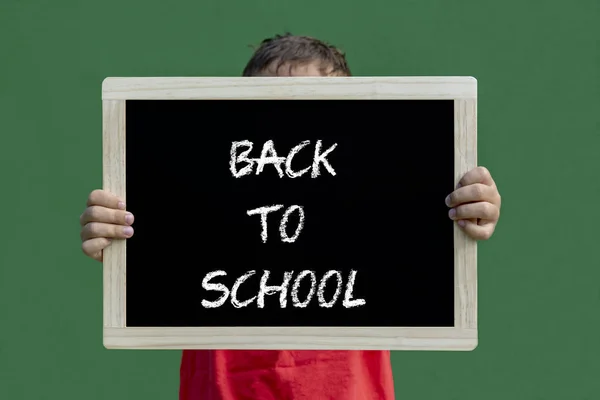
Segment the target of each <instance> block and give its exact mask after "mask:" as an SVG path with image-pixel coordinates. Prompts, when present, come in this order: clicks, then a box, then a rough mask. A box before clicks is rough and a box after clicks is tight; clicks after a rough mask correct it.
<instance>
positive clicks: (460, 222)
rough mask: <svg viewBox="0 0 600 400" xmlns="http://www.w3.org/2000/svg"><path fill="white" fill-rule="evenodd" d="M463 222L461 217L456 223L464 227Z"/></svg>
mask: <svg viewBox="0 0 600 400" xmlns="http://www.w3.org/2000/svg"><path fill="white" fill-rule="evenodd" d="M465 224H466V222H465V221H464V220H462V219H461V220H460V221H458V225H460V226H462V227H464V226H465Z"/></svg>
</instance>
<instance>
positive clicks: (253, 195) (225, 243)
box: [126, 100, 454, 327]
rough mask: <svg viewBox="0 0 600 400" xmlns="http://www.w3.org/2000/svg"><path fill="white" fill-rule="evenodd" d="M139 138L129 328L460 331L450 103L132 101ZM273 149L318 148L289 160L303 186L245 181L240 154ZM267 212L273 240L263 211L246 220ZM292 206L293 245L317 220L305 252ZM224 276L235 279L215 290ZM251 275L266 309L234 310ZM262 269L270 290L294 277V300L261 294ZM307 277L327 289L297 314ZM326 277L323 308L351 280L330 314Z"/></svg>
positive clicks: (131, 206) (268, 177) (132, 138)
mask: <svg viewBox="0 0 600 400" xmlns="http://www.w3.org/2000/svg"><path fill="white" fill-rule="evenodd" d="M126 140H127V143H126V160H127V165H126V191H127V206H128V210H130V211H131V212H132V213H133V214H134V215H135V218H136V219H135V224H134V228H135V235H134V236H133V237H132V238H131V239H129V240H128V242H127V265H126V268H127V287H126V307H127V308H126V311H127V314H126V315H127V317H126V318H127V320H126V324H127V326H128V327H140V326H148V327H151V326H154V327H171V326H172V327H177V326H240V327H243V326H396V327H432V326H439V327H448V326H453V324H454V242H453V223H452V221H451V220H450V219H449V218H448V216H447V215H448V214H447V213H448V209H447V207H446V206H445V204H444V198H445V197H446V196H447V195H448V194H449V193H450V192H451V191H452V190H453V186H454V178H453V175H454V105H453V101H452V100H264V101H263V100H127V102H126ZM269 140H271V141H272V143H273V148H274V149H275V151H276V152H277V157H281V158H286V157H288V154H289V152H290V150H291V149H292V148H294V147H295V146H297V145H300V144H301V143H302V142H305V141H309V143H307V144H306V145H305V146H304V147H303V148H302V149H301V150H300V151H299V152H297V153H296V155H295V156H294V157H293V161H292V163H291V168H292V171H295V172H298V171H301V170H304V169H305V168H309V169H308V170H307V172H306V173H305V174H304V175H302V176H298V177H293V178H292V177H290V176H289V175H288V173H287V169H286V165H285V164H286V161H282V162H281V164H280V168H281V171H282V174H283V177H280V175H279V172H278V170H277V168H276V167H275V166H274V165H273V164H269V163H267V164H265V165H264V168H263V169H262V171H261V172H260V173H259V174H257V166H258V163H257V162H253V163H252V166H251V167H250V168H251V172H250V173H249V174H248V175H245V176H240V177H237V178H236V177H234V176H233V173H232V168H231V163H230V161H231V159H232V156H231V154H232V143H233V142H243V141H248V142H252V144H253V148H252V150H251V151H250V152H249V153H248V154H247V157H248V158H252V159H259V158H260V157H261V152H262V151H263V146H264V145H265V142H267V141H269ZM318 141H321V142H320V145H321V149H320V150H318V151H317V153H318V154H323V153H324V152H326V151H327V150H328V149H329V148H331V146H333V145H334V144H335V145H336V146H335V148H334V149H333V150H332V151H330V152H329V153H328V154H327V155H326V157H324V159H325V160H327V162H328V163H329V165H330V167H331V170H332V171H333V172H334V173H335V175H333V174H332V173H331V171H330V170H328V168H327V166H326V164H327V162H323V160H322V159H321V160H319V159H317V163H316V164H317V165H318V166H319V175H318V176H316V177H313V175H312V172H313V170H314V169H315V168H314V167H313V163H314V161H315V148H316V145H317V142H318ZM244 150H248V147H245V146H244V145H243V144H242V145H240V146H239V147H238V149H237V151H236V152H234V156H237V157H239V156H240V154H242V153H243V151H244ZM267 155H269V154H267ZM270 155H271V156H272V155H273V154H270ZM247 165H248V164H247V163H245V162H239V163H237V164H236V165H235V169H234V171H238V172H239V171H241V170H242V169H243V168H244V167H246V166H247ZM268 206H281V207H280V208H278V209H277V210H274V211H272V212H270V213H269V214H267V217H266V220H267V224H266V225H267V238H266V242H264V241H263V237H262V236H261V233H262V231H263V229H262V224H261V215H259V214H253V215H248V211H249V210H255V209H258V208H260V207H268ZM294 206H299V207H301V210H300V209H299V208H298V207H295V208H294ZM290 207H292V208H291V209H290ZM275 208H277V207H275ZM288 209H289V210H290V211H291V212H290V213H289V218H288V221H287V229H286V234H287V238H292V237H293V236H294V234H295V232H296V229H297V226H298V223H299V221H300V212H301V211H302V212H303V225H302V229H301V230H300V231H299V235H298V236H297V238H296V240H295V241H293V242H284V241H282V235H281V233H280V224H281V220H282V218H283V216H284V213H285V212H286V210H288ZM251 214H252V213H251ZM283 238H284V239H285V238H286V236H285V235H283ZM213 271H223V272H224V273H225V274H226V275H217V276H215V277H213V278H212V279H211V280H210V281H209V282H204V284H203V280H205V278H206V275H207V274H209V273H211V272H213ZM249 271H255V273H254V274H253V275H249V277H248V279H247V280H245V281H244V282H243V283H242V284H241V285H239V290H237V293H236V296H235V297H236V299H237V300H238V301H239V302H245V301H247V300H252V299H254V300H253V301H252V302H246V304H245V305H243V306H240V304H237V305H238V307H236V306H234V305H233V304H232V302H231V298H232V296H231V293H230V292H231V289H232V287H233V286H234V283H235V282H236V280H237V279H238V278H239V277H241V276H243V275H244V274H246V273H247V272H249ZM264 271H269V273H270V275H269V276H268V279H267V281H266V285H268V286H277V285H281V284H282V283H283V282H284V280H285V277H286V275H285V273H286V272H289V273H290V274H289V278H290V280H289V285H288V287H287V294H286V296H284V298H285V307H284V308H282V304H281V302H280V300H281V291H272V292H271V294H266V295H264V296H259V288H260V282H261V278H264ZM302 271H312V273H314V277H315V281H316V285H315V289H314V291H313V296H312V298H311V300H310V302H308V304H307V305H306V306H305V307H298V304H299V303H302V302H303V301H304V300H305V299H306V298H307V295H309V294H310V293H309V292H311V273H310V272H305V273H304V277H303V279H302V280H301V281H300V282H301V283H300V285H299V286H298V290H297V301H296V302H295V301H294V297H293V296H292V292H293V287H294V282H295V280H296V278H297V276H298V274H300V273H301V272H302ZM328 271H333V272H331V273H330V274H329V277H330V278H329V279H328V280H327V285H326V286H325V288H324V290H323V292H322V299H321V300H322V302H325V303H326V302H330V300H331V299H332V298H333V297H334V296H335V294H336V289H337V278H338V277H340V278H341V282H342V284H341V285H340V290H339V295H338V297H337V301H336V302H335V303H334V304H332V305H331V306H330V307H323V306H322V304H321V303H320V302H319V290H318V285H319V282H320V281H321V279H322V277H323V276H324V275H325V274H326V273H327V272H328ZM336 271H337V272H336ZM352 271H354V272H352ZM338 274H339V275H338ZM351 276H354V282H353V285H350V286H351V289H352V290H351V293H349V296H348V298H347V299H346V300H347V301H346V302H344V300H345V297H346V291H347V289H348V281H349V278H350V277H351ZM206 283H210V284H213V285H218V284H221V285H223V286H222V288H226V289H225V290H226V291H227V292H228V296H227V297H226V298H225V301H224V302H222V304H221V305H220V306H218V307H212V308H207V307H206V306H205V305H206V304H208V303H206V302H215V301H216V300H218V299H219V298H220V297H221V296H222V295H223V292H221V291H219V290H206V289H207V288H210V287H209V286H206ZM218 288H219V286H214V287H213V289H218ZM350 294H351V296H350ZM255 296H256V298H255ZM261 298H262V300H264V301H263V302H262V307H259V305H260V303H261V301H260V300H261ZM203 300H204V301H205V305H203ZM352 300H354V302H352ZM361 300H363V301H361ZM300 305H302V304H300ZM348 305H354V306H353V307H347V306H348Z"/></svg>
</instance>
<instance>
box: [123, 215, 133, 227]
mask: <svg viewBox="0 0 600 400" xmlns="http://www.w3.org/2000/svg"><path fill="white" fill-rule="evenodd" d="M125 222H126V223H127V224H128V225H131V224H133V214H132V213H130V212H128V213H127V214H125Z"/></svg>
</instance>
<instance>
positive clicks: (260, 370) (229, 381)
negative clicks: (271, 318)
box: [179, 350, 394, 400]
mask: <svg viewBox="0 0 600 400" xmlns="http://www.w3.org/2000/svg"><path fill="white" fill-rule="evenodd" d="M180 377H181V386H180V389H179V399H180V400H394V385H393V379H392V368H391V363H390V352H389V351H313V350H302V351H291V350H290V351H288V350H285V351H275V350H264V351H263V350H260V351H259V350H185V351H184V352H183V357H182V360H181V370H180Z"/></svg>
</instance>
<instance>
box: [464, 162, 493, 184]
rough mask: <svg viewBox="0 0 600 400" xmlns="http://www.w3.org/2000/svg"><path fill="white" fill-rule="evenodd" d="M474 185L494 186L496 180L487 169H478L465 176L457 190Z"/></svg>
mask: <svg viewBox="0 0 600 400" xmlns="http://www.w3.org/2000/svg"><path fill="white" fill-rule="evenodd" d="M474 183H483V184H484V185H488V186H494V185H495V183H494V180H493V179H492V175H491V174H490V171H488V169H487V168H485V167H476V168H473V169H472V170H470V171H469V172H467V173H466V174H464V176H463V177H462V178H461V179H460V181H458V185H456V187H457V188H459V187H462V186H468V185H472V184H474Z"/></svg>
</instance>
